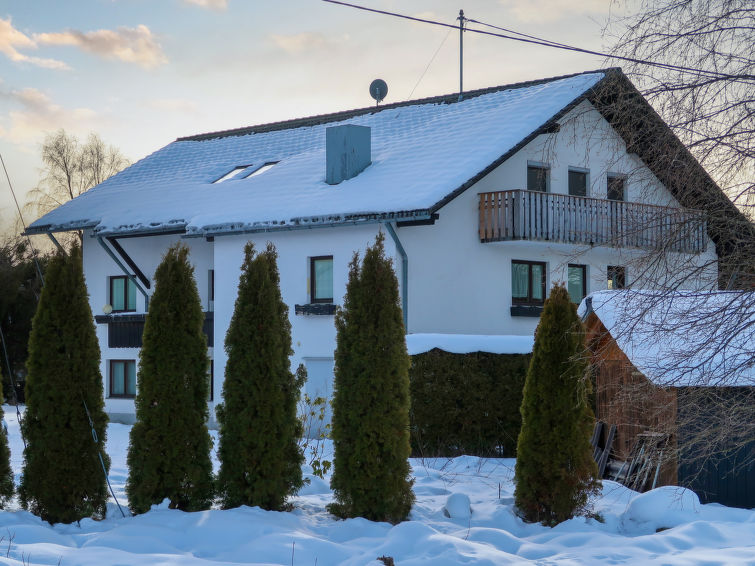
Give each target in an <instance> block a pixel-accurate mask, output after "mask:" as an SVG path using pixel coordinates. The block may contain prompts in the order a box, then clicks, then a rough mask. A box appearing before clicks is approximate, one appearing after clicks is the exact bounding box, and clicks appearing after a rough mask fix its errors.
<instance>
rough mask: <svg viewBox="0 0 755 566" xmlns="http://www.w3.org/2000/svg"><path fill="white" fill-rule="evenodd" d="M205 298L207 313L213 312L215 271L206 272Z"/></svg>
mask: <svg viewBox="0 0 755 566" xmlns="http://www.w3.org/2000/svg"><path fill="white" fill-rule="evenodd" d="M207 298H208V305H207V310H208V311H214V310H215V270H214V269H209V270H207Z"/></svg>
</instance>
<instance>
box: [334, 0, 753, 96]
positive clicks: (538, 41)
mask: <svg viewBox="0 0 755 566" xmlns="http://www.w3.org/2000/svg"><path fill="white" fill-rule="evenodd" d="M322 1H323V2H328V3H329V4H338V5H341V6H347V7H349V8H356V9H358V10H364V11H366V12H374V13H376V14H383V15H386V16H394V17H396V18H402V19H405V20H412V21H415V22H421V23H425V24H432V25H436V26H442V27H447V28H454V29H459V26H458V25H456V24H447V23H445V22H438V21H436V20H429V19H426V18H418V17H415V16H407V15H406V14H399V13H396V12H388V11H386V10H378V9H376V8H368V7H366V6H360V5H358V4H351V3H349V2H342V1H340V0H322ZM465 19H466V20H467V21H468V22H474V23H476V24H479V25H483V26H486V27H490V28H493V29H498V30H501V31H505V32H507V34H514V35H507V34H502V33H495V32H491V31H485V30H481V29H473V28H464V31H468V32H471V33H478V34H481V35H489V36H492V37H499V38H501V39H511V40H513V41H521V42H524V43H532V44H534V45H542V46H544V47H553V48H555V49H563V50H566V51H574V52H577V53H585V54H587V55H597V56H599V57H606V58H609V59H617V60H619V61H627V62H629V63H637V64H640V65H648V66H652V67H659V68H663V69H668V70H670V71H678V72H682V73H692V74H696V75H703V76H706V77H710V78H715V79H730V80H738V81H742V80H745V81H752V80H755V75H732V74H730V73H721V72H718V71H710V70H707V69H697V68H693V67H684V66H680V65H672V64H670V63H661V62H658V61H649V60H647V59H637V58H634V57H624V56H621V55H611V54H609V53H602V52H600V51H593V50H591V49H584V48H581V47H576V46H573V45H568V44H565V43H558V42H556V41H551V40H548V39H543V38H540V37H537V36H533V35H527V34H525V33H521V32H517V31H513V30H508V29H506V28H501V27H498V26H494V25H492V24H487V23H485V22H480V21H477V20H473V19H469V18H465ZM516 36H520V37H516Z"/></svg>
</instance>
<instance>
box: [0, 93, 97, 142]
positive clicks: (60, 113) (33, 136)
mask: <svg viewBox="0 0 755 566" xmlns="http://www.w3.org/2000/svg"><path fill="white" fill-rule="evenodd" d="M3 100H4V101H7V102H8V103H10V104H15V105H16V106H20V109H19V110H12V111H10V112H9V113H8V118H9V122H10V125H9V127H2V126H0V137H2V138H6V139H9V140H10V141H12V142H13V143H19V144H24V143H30V142H34V141H37V140H38V139H39V137H40V136H41V135H42V134H44V133H46V132H51V131H54V130H57V129H59V128H65V129H66V130H71V131H73V130H87V129H92V128H95V127H96V126H97V121H98V119H99V117H98V115H97V113H96V112H95V111H94V110H91V109H89V108H74V109H66V108H63V107H62V106H60V105H59V104H55V103H54V102H53V101H52V100H51V99H50V97H49V96H47V95H46V94H45V93H43V92H41V91H39V90H37V89H35V88H24V89H21V90H11V91H0V101H3ZM2 118H4V117H3V116H0V119H2Z"/></svg>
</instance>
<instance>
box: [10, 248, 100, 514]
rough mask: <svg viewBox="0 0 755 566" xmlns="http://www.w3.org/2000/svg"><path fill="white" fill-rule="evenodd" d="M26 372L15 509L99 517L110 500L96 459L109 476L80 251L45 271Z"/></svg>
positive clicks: (94, 345)
mask: <svg viewBox="0 0 755 566" xmlns="http://www.w3.org/2000/svg"><path fill="white" fill-rule="evenodd" d="M27 368H28V371H29V373H28V376H27V378H26V414H25V415H24V419H23V421H22V424H21V431H22V433H23V435H24V438H25V439H26V449H25V450H24V469H23V475H22V477H21V484H20V486H19V495H20V500H21V505H23V506H24V508H26V509H29V510H30V511H31V512H32V513H34V514H36V515H39V516H40V517H42V519H44V520H45V521H48V522H50V523H71V522H73V521H78V520H79V519H81V518H83V517H92V516H93V517H96V518H101V517H104V516H105V504H106V502H107V495H108V493H107V483H106V478H105V473H104V472H103V469H102V465H101V463H100V457H99V455H100V454H102V458H103V460H104V463H105V468H106V469H109V467H110V460H109V458H108V457H107V454H106V453H105V434H106V427H107V422H108V418H107V415H106V414H105V402H104V399H103V385H102V376H101V375H100V348H99V345H98V343H97V336H96V334H95V329H94V318H93V317H92V311H91V310H90V308H89V299H88V297H87V290H86V287H85V285H84V273H83V270H82V263H81V251H80V250H79V248H78V247H74V248H73V249H72V250H71V253H70V256H66V255H65V254H63V253H62V252H61V253H59V254H58V255H56V256H55V257H54V258H52V260H51V261H50V263H49V264H48V267H47V271H46V273H45V284H44V287H43V288H42V294H41V296H40V298H39V306H38V308H37V312H36V314H35V315H34V320H33V321H32V330H31V334H30V336H29V359H28V360H27ZM85 405H86V408H85ZM87 409H88V411H89V415H90V416H91V419H92V423H93V425H94V430H95V432H96V436H97V440H96V442H95V441H94V439H93V435H92V428H91V426H90V424H89V418H88V417H87Z"/></svg>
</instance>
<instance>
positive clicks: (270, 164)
mask: <svg viewBox="0 0 755 566" xmlns="http://www.w3.org/2000/svg"><path fill="white" fill-rule="evenodd" d="M276 163H278V162H277V161H268V162H267V163H265V164H263V165H261V166H260V167H257V169H255V170H254V171H252V172H251V173H249V174H248V175H246V176H245V177H244V179H249V178H250V177H256V176H257V175H262V174H263V173H264V172H265V171H269V170H270V169H271V168H272V167H273V165H275V164H276Z"/></svg>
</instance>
